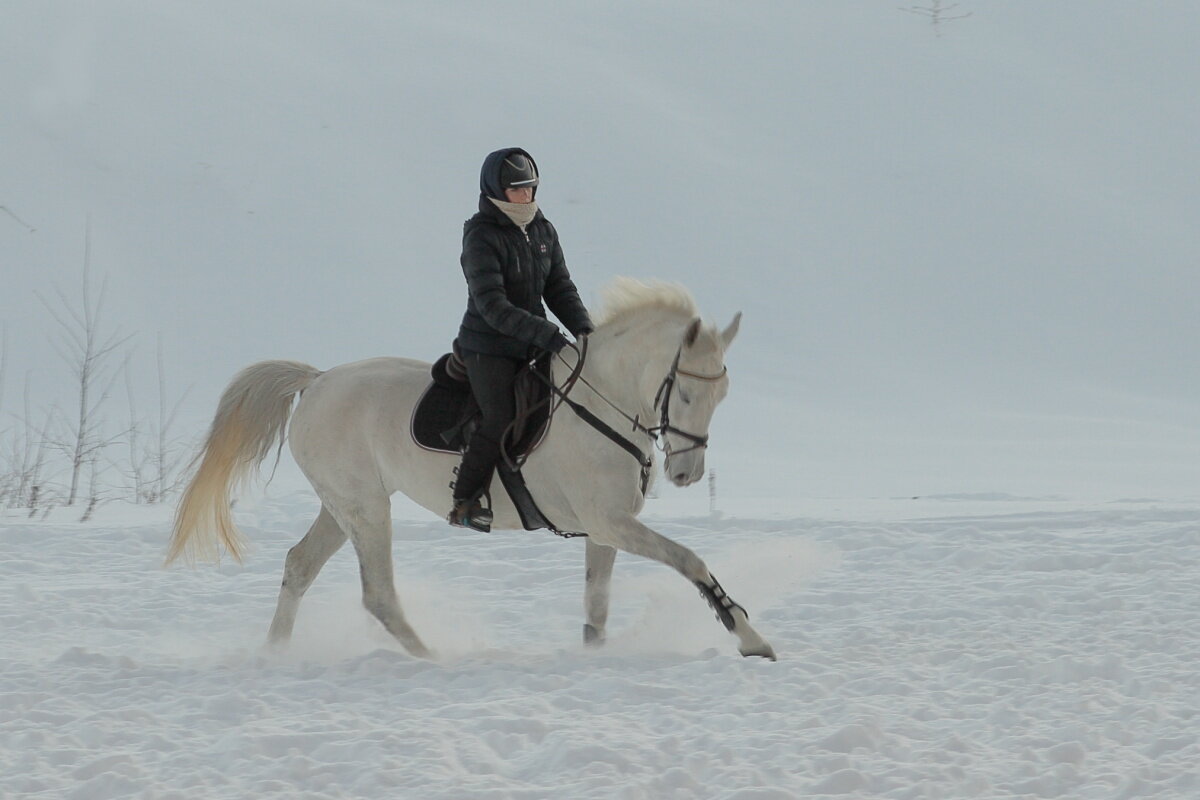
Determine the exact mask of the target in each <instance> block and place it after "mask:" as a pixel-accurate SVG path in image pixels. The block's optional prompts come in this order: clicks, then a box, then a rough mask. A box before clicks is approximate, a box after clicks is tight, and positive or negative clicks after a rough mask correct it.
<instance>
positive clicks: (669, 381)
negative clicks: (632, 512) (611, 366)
mask: <svg viewBox="0 0 1200 800" xmlns="http://www.w3.org/2000/svg"><path fill="white" fill-rule="evenodd" d="M682 354H683V345H680V346H679V349H678V350H676V351H675V360H674V361H672V362H671V370H670V371H669V372H668V373H667V375H666V377H665V378H663V381H662V383H661V384H660V385H659V387H658V391H657V392H656V393H655V395H654V408H655V409H657V408H658V405H659V403H660V402H661V403H662V414H661V416H659V419H658V425H657V426H656V427H653V428H646V429H645V431H646V433H648V434H650V436H651V437H653V438H654V440H655V441H656V442H657V441H659V437H660V436H661V437H662V439H661V441H662V445H661V446H662V451H663V454H664V455H665V456H666V457H667V458H670V457H671V456H673V455H679V454H681V453H689V452H691V451H692V450H697V449H707V448H708V437H707V436H697V435H696V434H694V433H688V432H687V431H685V430H681V429H680V428H676V427H675V426H674V425H672V424H671V389H673V388H674V387H675V381H676V379H677V378H680V377H682V378H692V379H694V380H698V381H709V382H714V381H719V380H721V378H724V377H725V375H726V373H728V372H729V368H728V367H721V371H720V372H719V373H718V374H716V375H702V374H700V373H699V372H691V371H689V370H686V369H680V368H679V357H680V356H681V355H682ZM592 391H595V390H594V389H593V390H592ZM668 433H670V434H674V435H675V436H679V437H682V438H684V439H687V440H688V441H689V442H691V443H692V446H691V447H685V448H683V449H682V450H673V449H671V441H670V440H669V439H667V437H666V435H665V434H668Z"/></svg>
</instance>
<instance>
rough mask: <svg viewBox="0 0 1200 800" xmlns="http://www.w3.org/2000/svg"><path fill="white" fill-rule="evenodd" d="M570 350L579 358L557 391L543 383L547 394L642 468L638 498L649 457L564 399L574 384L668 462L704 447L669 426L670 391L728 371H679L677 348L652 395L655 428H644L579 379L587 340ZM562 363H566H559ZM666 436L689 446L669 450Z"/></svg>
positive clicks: (704, 439) (703, 443) (646, 479)
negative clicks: (587, 391) (643, 437)
mask: <svg viewBox="0 0 1200 800" xmlns="http://www.w3.org/2000/svg"><path fill="white" fill-rule="evenodd" d="M571 347H572V348H574V349H575V351H576V352H577V353H578V354H579V358H578V360H577V361H576V363H575V367H574V368H573V369H572V370H571V374H570V375H568V376H567V379H566V380H565V381H563V385H562V387H561V388H560V387H558V386H556V385H555V384H554V382H553V381H549V380H547V383H548V384H549V386H550V390H551V391H552V392H553V393H554V394H555V395H557V396H558V398H559V402H560V403H566V404H567V407H568V408H570V409H571V410H572V411H574V412H575V414H576V415H577V416H578V417H579V418H580V419H582V420H583V421H584V422H586V423H588V424H589V425H591V426H592V427H593V428H595V429H596V430H597V431H599V432H600V433H602V434H604V436H606V437H607V438H608V439H610V440H611V441H613V442H614V443H615V444H617V445H618V446H619V447H621V449H623V450H625V452H627V453H629V454H630V455H631V456H633V457H634V458H635V459H637V462H638V464H639V465H641V468H642V469H641V490H642V494H645V493H646V487H647V485H648V484H649V481H650V469H651V467H652V466H653V464H654V462H653V459H651V457H650V456H648V455H647V454H645V453H643V452H642V450H641V448H640V447H638V446H637V445H636V444H634V443H633V442H631V441H630V440H629V439H628V438H627V437H625V436H623V435H621V434H620V433H618V432H617V431H616V430H614V429H613V428H612V426H611V425H609V424H608V423H607V422H605V421H604V420H602V419H600V418H599V417H597V416H596V415H595V414H593V413H592V412H591V411H589V410H588V409H587V408H585V407H584V406H583V405H581V404H579V403H577V402H575V401H574V400H572V399H571V398H570V397H568V395H569V394H570V393H571V390H572V389H574V388H575V384H576V383H577V382H579V381H582V382H583V384H584V385H585V386H587V387H588V388H589V389H591V390H592V391H593V392H595V394H596V396H597V397H599V398H600V399H601V400H603V401H604V402H605V403H607V404H608V405H609V406H610V407H612V409H613V410H614V411H616V412H617V413H618V414H620V415H621V416H622V417H624V418H625V419H626V420H627V421H629V422H630V423H631V424H632V428H631V430H633V431H637V432H639V433H642V434H645V435H646V436H649V437H650V439H651V440H653V442H654V443H655V444H657V445H659V447H660V449H661V450H662V451H663V453H664V454H665V455H666V456H667V457H668V458H670V457H671V456H672V455H678V454H680V453H687V452H690V451H692V450H698V449H702V448H707V447H708V436H697V435H696V434H694V433H689V432H688V431H685V430H682V429H680V428H677V427H675V426H674V425H672V424H671V389H672V388H673V387H674V386H675V381H676V380H678V379H679V378H680V377H684V378H691V379H694V380H701V381H710V382H711V381H719V380H720V379H721V378H723V377H725V375H726V374H727V373H728V371H729V370H728V368H727V367H722V368H721V371H720V373H718V374H716V375H704V374H701V373H698V372H691V371H689V370H685V369H681V368H680V367H679V357H680V356H681V355H682V354H683V345H680V346H679V349H678V350H676V351H675V358H674V360H673V361H672V362H671V369H670V370H669V371H668V372H667V374H666V376H665V377H664V378H663V380H662V383H660V384H659V386H658V391H657V392H656V393H655V395H654V408H655V410H658V409H659V408H660V406H661V412H660V414H659V419H658V424H657V425H655V426H647V425H643V424H642V422H641V419H640V416H632V417H631V416H630V415H629V414H627V413H625V412H624V411H622V410H621V409H620V408H618V407H617V405H616V404H615V403H613V402H612V401H611V400H609V399H608V398H607V397H605V396H604V394H603V393H602V392H601V391H600V390H599V389H597V388H596V387H595V386H593V385H592V384H591V383H590V382H589V381H588V380H587V379H586V378H584V377H583V376H582V372H583V363H584V360H585V359H586V358H587V348H588V342H587V339H584V341H583V347H582V348H576V347H575V345H571ZM559 358H560V359H561V358H562V357H561V356H560V357H559ZM563 363H566V362H565V361H563ZM539 374H540V373H539ZM552 413H553V412H552ZM666 434H672V435H674V436H679V437H681V438H684V439H687V440H688V441H689V442H691V443H692V444H691V446H690V447H685V448H684V449H682V450H672V449H671V444H670V441H669V440H668V439H667V438H666Z"/></svg>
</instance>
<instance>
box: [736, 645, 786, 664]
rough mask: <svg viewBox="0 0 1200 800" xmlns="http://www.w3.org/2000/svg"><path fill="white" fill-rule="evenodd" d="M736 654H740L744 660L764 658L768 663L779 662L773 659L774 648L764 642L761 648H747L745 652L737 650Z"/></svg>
mask: <svg viewBox="0 0 1200 800" xmlns="http://www.w3.org/2000/svg"><path fill="white" fill-rule="evenodd" d="M738 652H739V653H741V654H742V655H744V656H745V657H746V658H753V657H755V656H757V657H758V658H765V659H767V660H768V661H778V660H779V659H777V658H776V657H775V650H774V648H772V647H771V645H769V644H767V643H766V642H763V645H762V647H753V648H749V649H746V650H742V649H740V648H739V649H738Z"/></svg>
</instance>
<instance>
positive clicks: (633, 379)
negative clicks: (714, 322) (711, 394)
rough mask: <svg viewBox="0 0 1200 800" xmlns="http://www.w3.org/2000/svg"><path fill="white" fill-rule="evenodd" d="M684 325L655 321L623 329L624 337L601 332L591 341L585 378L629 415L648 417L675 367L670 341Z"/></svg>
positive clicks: (610, 332)
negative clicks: (659, 390)
mask: <svg viewBox="0 0 1200 800" xmlns="http://www.w3.org/2000/svg"><path fill="white" fill-rule="evenodd" d="M683 326H684V323H679V324H673V321H670V320H668V321H658V320H651V321H646V322H643V323H642V324H640V325H638V324H636V323H631V324H629V325H628V326H627V327H622V328H621V330H620V335H613V334H614V333H615V331H601V332H598V333H597V334H595V335H594V338H595V341H589V342H588V354H587V359H586V360H585V361H584V367H583V373H582V375H583V377H584V378H585V379H586V380H587V381H588V382H589V383H591V384H592V385H593V386H594V387H595V388H596V389H597V390H598V391H600V392H601V393H603V395H604V396H605V397H606V398H607V399H608V400H610V401H611V402H613V403H614V404H616V405H617V406H618V407H620V408H621V410H623V411H624V412H625V413H627V414H630V415H641V416H643V417H645V416H646V415H648V414H650V413H652V412H653V410H654V395H655V393H656V392H657V390H658V387H659V385H660V384H661V382H662V379H663V378H664V377H666V374H667V371H668V370H669V369H670V367H671V363H670V362H671V359H672V358H674V355H675V351H674V349H671V348H670V346H669V345H670V342H672V341H674V340H675V339H676V338H677V337H678V335H679V334H681V332H682V328H683ZM676 328H679V331H676Z"/></svg>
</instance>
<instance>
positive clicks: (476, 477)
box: [446, 433, 500, 533]
mask: <svg viewBox="0 0 1200 800" xmlns="http://www.w3.org/2000/svg"><path fill="white" fill-rule="evenodd" d="M499 458H500V445H499V444H498V443H497V442H495V441H493V440H492V439H489V438H488V437H486V436H481V435H480V434H479V433H476V434H475V435H474V436H472V437H471V443H470V445H469V446H468V447H467V452H466V453H464V454H463V460H462V464H460V465H459V467H458V477H457V478H456V479H455V481H454V508H453V509H452V510H451V511H450V515H449V516H448V517H447V518H446V519H447V521H449V523H450V524H451V525H457V526H459V527H463V528H472V529H474V530H477V531H483V532H484V533H487V532H488V531H490V530H491V529H492V511H491V509H489V508H484V507H483V503H482V502H480V497H482V496H483V494H484V493H485V492H486V491H487V488H488V484H489V483H491V480H492V473H493V472H495V469H496V461H497V460H498V459H499Z"/></svg>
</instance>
